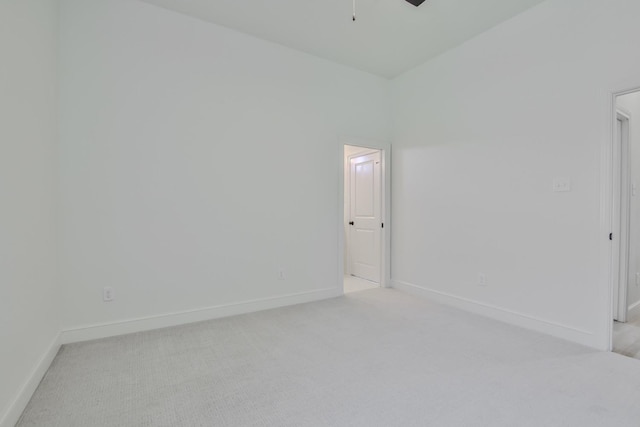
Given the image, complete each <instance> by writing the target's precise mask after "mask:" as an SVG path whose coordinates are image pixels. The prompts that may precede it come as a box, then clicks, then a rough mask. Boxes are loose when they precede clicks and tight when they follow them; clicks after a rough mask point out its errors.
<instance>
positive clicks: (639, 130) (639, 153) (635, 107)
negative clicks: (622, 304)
mask: <svg viewBox="0 0 640 427" xmlns="http://www.w3.org/2000/svg"><path fill="white" fill-rule="evenodd" d="M617 106H618V107H619V108H621V109H622V110H623V111H624V112H626V113H629V115H630V120H629V134H630V135H629V164H630V169H631V183H632V184H635V185H636V194H635V195H633V194H631V199H630V204H629V209H630V216H629V219H630V221H629V225H630V229H629V234H630V236H629V281H628V292H627V305H628V306H629V307H631V306H635V305H636V304H638V303H640V286H638V283H636V272H640V92H635V93H631V94H628V95H623V96H620V97H618V98H617Z"/></svg>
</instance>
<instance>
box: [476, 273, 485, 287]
mask: <svg viewBox="0 0 640 427" xmlns="http://www.w3.org/2000/svg"><path fill="white" fill-rule="evenodd" d="M478 285H479V286H487V276H485V275H484V273H478Z"/></svg>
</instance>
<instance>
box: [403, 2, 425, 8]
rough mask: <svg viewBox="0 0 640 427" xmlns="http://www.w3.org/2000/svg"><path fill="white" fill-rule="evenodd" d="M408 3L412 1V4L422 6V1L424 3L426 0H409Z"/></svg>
mask: <svg viewBox="0 0 640 427" xmlns="http://www.w3.org/2000/svg"><path fill="white" fill-rule="evenodd" d="M407 2H408V3H411V4H412V5H414V6H416V7H418V6H420V5H421V4H422V3H424V0H407Z"/></svg>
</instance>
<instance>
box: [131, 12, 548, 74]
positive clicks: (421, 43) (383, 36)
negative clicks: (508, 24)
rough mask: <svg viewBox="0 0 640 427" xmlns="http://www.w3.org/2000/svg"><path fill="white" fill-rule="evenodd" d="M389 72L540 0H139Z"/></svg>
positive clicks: (343, 61)
mask: <svg viewBox="0 0 640 427" xmlns="http://www.w3.org/2000/svg"><path fill="white" fill-rule="evenodd" d="M143 1H145V2H147V3H152V4H155V5H158V6H162V7H165V8H167V9H171V10H175V11H178V12H181V13H184V14H187V15H191V16H194V17H197V18H200V19H203V20H205V21H209V22H213V23H215V24H218V25H222V26H225V27H228V28H232V29H235V30H238V31H241V32H244V33H247V34H251V35H254V36H257V37H260V38H262V39H265V40H269V41H272V42H275V43H279V44H282V45H285V46H288V47H291V48H294V49H297V50H301V51H303V52H308V53H310V54H312V55H315V56H319V57H321V58H326V59H329V60H332V61H335V62H338V63H341V64H345V65H348V66H351V67H355V68H359V69H361V70H364V71H369V72H371V73H374V74H378V75H380V76H384V77H388V78H391V77H395V76H397V75H398V74H401V73H402V72H404V71H406V70H408V69H410V68H412V67H415V66H416V65H419V64H421V63H423V62H425V61H426V60H428V59H430V58H433V57H434V56H436V55H438V54H440V53H442V52H444V51H446V50H448V49H451V48H452V47H455V46H457V45H459V44H461V43H463V42H464V41H465V40H468V39H470V38H472V37H473V36H475V35H477V34H479V33H481V32H483V31H485V30H487V29H489V28H491V27H493V26H495V25H497V24H499V23H500V22H503V21H505V20H507V19H509V18H511V17H513V16H515V15H517V14H518V13H520V12H523V11H524V10H526V9H528V8H530V7H532V6H534V5H536V4H538V3H541V2H542V1H544V0H482V1H480V0H427V1H425V2H424V3H423V4H422V5H421V6H420V7H418V8H416V7H415V6H412V5H410V4H409V3H407V2H405V1H404V0H357V11H358V15H357V20H356V22H352V20H351V9H352V0H143Z"/></svg>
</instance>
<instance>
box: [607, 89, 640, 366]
mask: <svg viewBox="0 0 640 427" xmlns="http://www.w3.org/2000/svg"><path fill="white" fill-rule="evenodd" d="M637 120H640V91H635V92H630V93H625V94H621V95H618V96H617V97H616V100H615V117H614V126H613V151H612V160H613V162H612V163H613V176H612V178H613V179H612V187H613V189H612V191H613V206H612V231H613V233H612V236H610V238H612V243H613V244H612V263H611V273H612V320H613V333H612V349H613V351H614V352H616V353H620V354H623V355H626V356H630V357H634V358H638V359H640V193H639V191H638V183H639V182H640V129H636V127H637V123H638V122H637ZM616 237H617V238H616Z"/></svg>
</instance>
